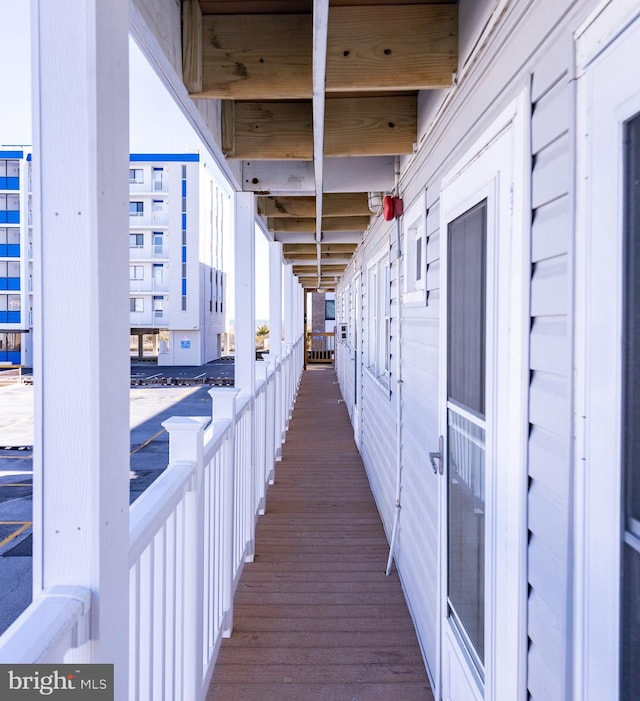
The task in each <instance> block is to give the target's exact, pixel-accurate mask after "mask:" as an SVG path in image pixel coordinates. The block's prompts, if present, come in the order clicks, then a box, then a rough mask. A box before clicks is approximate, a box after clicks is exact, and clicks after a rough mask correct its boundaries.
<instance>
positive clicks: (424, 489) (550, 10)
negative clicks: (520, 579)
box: [340, 0, 596, 701]
mask: <svg viewBox="0 0 640 701" xmlns="http://www.w3.org/2000/svg"><path fill="white" fill-rule="evenodd" d="M595 5H596V2H595V0H594V1H593V2H571V1H569V0H564V1H560V2H558V0H539V1H538V2H536V3H531V2H518V3H512V4H511V5H509V6H508V7H507V10H506V12H505V15H504V16H503V18H502V20H503V26H502V28H501V29H500V32H499V33H498V34H497V35H495V36H493V37H492V38H490V40H489V41H488V42H487V44H486V46H485V48H486V50H487V53H486V55H485V56H484V57H483V58H481V59H480V60H479V61H477V62H476V64H475V65H474V66H473V67H472V68H470V69H469V76H468V77H467V80H466V81H465V82H463V83H462V84H461V85H460V86H459V87H458V94H457V96H455V97H454V98H453V100H452V101H451V104H450V105H449V107H448V108H447V109H448V113H447V115H446V118H445V119H443V120H441V122H440V123H439V125H438V126H437V127H436V128H435V129H433V130H431V131H430V132H429V133H427V134H425V135H424V137H423V138H419V142H420V144H421V147H420V148H419V149H418V151H417V153H416V154H414V155H413V156H411V157H407V158H405V159H403V161H402V175H401V182H400V189H401V193H402V195H403V197H404V203H405V210H406V209H407V208H408V207H409V206H411V204H412V203H413V202H414V201H416V199H417V198H418V197H419V196H421V193H423V192H424V189H425V188H426V190H427V209H428V216H427V236H428V245H427V261H428V271H427V289H428V301H427V305H426V306H424V305H423V306H418V307H407V308H405V309H404V310H403V321H402V379H403V389H402V392H403V406H402V411H403V427H402V435H403V442H402V457H403V473H402V484H403V488H402V512H401V518H400V524H401V526H400V531H399V538H398V543H397V546H396V555H397V562H398V566H399V571H400V575H401V578H402V582H403V586H404V589H405V592H406V595H407V599H408V603H409V606H410V609H411V612H412V615H413V617H414V621H415V624H416V629H417V632H418V636H419V638H420V641H421V645H422V648H423V652H424V654H425V658H426V660H427V664H428V666H429V667H432V666H433V665H434V664H435V661H436V639H435V631H436V616H437V611H438V609H437V600H436V597H437V571H436V568H435V567H434V563H436V564H437V553H436V552H435V550H434V544H437V537H436V536H437V517H438V510H437V509H438V506H437V489H438V478H437V477H436V476H435V475H434V474H433V471H432V470H431V466H430V465H429V462H428V452H429V451H430V450H437V440H438V392H439V386H438V368H439V362H440V358H439V334H440V323H439V304H440V232H439V228H438V227H439V193H440V181H441V177H442V174H443V173H445V172H447V171H448V170H449V169H451V168H452V167H453V166H454V164H455V163H456V162H457V161H458V159H459V158H460V156H461V154H462V153H464V152H465V151H466V150H467V149H468V148H469V146H470V145H471V144H472V143H473V142H474V141H476V140H477V139H478V138H479V137H480V135H481V134H482V133H483V131H485V129H486V128H487V126H488V125H489V124H490V123H491V122H492V120H493V119H494V117H495V116H496V115H497V114H498V113H499V111H500V110H501V109H503V108H504V106H505V105H506V104H508V103H509V102H510V101H512V100H514V99H515V98H516V96H517V95H518V94H519V93H520V92H521V91H522V90H523V89H524V88H525V87H527V86H529V85H530V86H531V98H532V121H531V172H530V173H523V174H517V177H520V178H524V187H525V188H527V187H528V186H530V190H531V220H530V221H531V251H530V255H531V259H530V263H531V267H530V310H529V311H530V349H529V351H530V386H529V441H528V452H527V456H526V461H524V462H523V463H522V464H521V465H519V466H516V468H517V469H520V470H521V471H522V472H523V473H525V474H527V475H528V478H529V488H528V493H527V500H526V503H527V526H528V531H529V546H528V553H527V584H528V592H529V593H528V605H527V620H526V622H523V628H522V645H523V649H524V650H526V661H525V665H526V668H525V670H524V679H525V682H524V683H525V684H526V689H527V694H528V697H529V698H530V699H544V701H554V700H560V699H566V698H570V694H571V665H572V654H573V650H572V645H573V643H572V617H571V610H572V605H573V602H572V590H571V585H572V582H571V577H572V550H571V542H572V532H571V518H572V513H573V504H572V498H573V496H572V468H571V465H572V443H571V441H572V435H571V434H572V431H571V419H572V393H573V387H572V370H571V368H572V355H573V338H572V331H571V330H572V328H573V298H572V294H573V241H574V232H573V226H574V222H573V216H572V211H573V196H574V195H573V186H574V173H573V165H572V164H573V163H574V161H575V153H574V149H573V143H574V140H575V133H574V129H575V118H574V113H573V100H574V82H573V77H574V76H573V72H572V71H573V69H572V66H573V32H574V31H575V29H576V28H577V27H578V26H579V25H580V23H581V22H582V21H583V20H584V18H585V17H586V16H587V15H588V14H589V12H591V11H592V10H593V8H594V6H595ZM440 102H441V96H438V97H436V98H434V99H432V100H428V99H423V98H421V100H420V101H419V104H420V110H421V113H420V114H419V123H420V124H421V125H424V127H423V130H424V131H426V129H427V127H428V125H429V123H430V117H432V116H433V114H434V113H435V108H436V107H437V106H438V105H439V104H440ZM427 115H428V117H427ZM383 229H384V227H383V226H382V225H381V224H380V223H379V222H376V223H375V224H374V226H373V231H372V232H371V233H369V234H368V236H367V238H366V241H365V243H364V244H363V245H362V246H361V248H360V249H359V250H358V252H357V254H356V261H357V267H358V269H360V270H362V271H363V276H365V277H363V281H365V284H363V314H364V321H365V328H364V335H365V339H366V334H367V329H366V309H367V298H366V292H367V290H366V268H367V262H368V260H369V257H370V256H371V255H373V254H374V252H375V251H377V250H378V244H379V243H380V242H381V240H382V238H383V235H384V232H383ZM392 269H393V268H392ZM394 275H395V273H394ZM392 277H393V280H394V284H395V282H396V279H395V276H392ZM352 279H353V272H352V271H351V268H350V272H349V273H347V275H346V278H345V283H346V284H349V283H350V282H352ZM394 294H395V293H394ZM395 322H396V320H395V317H394V325H393V331H392V333H396V330H397V323H395ZM365 345H366V340H365ZM353 368H354V366H353V364H351V365H350V366H349V367H343V369H342V370H341V374H340V382H341V386H342V388H343V392H345V390H346V388H349V389H348V391H349V392H350V391H351V388H352V387H353V384H354V382H355V379H354V377H353V375H352V374H351V373H352V372H353ZM392 387H393V382H392ZM362 401H363V402H364V415H363V444H362V453H363V456H364V459H365V464H366V466H367V471H368V473H369V475H370V478H371V482H372V487H373V492H374V495H375V497H376V500H377V502H378V507H379V509H380V512H381V514H382V517H383V520H384V522H385V526H386V528H387V532H388V533H389V529H390V525H391V523H392V516H393V509H392V507H393V496H394V483H393V482H394V469H393V465H394V461H395V443H394V440H395V434H394V431H395V422H396V415H395V402H394V401H393V398H392V399H391V401H389V399H388V397H387V396H386V395H385V394H384V393H383V392H381V391H380V388H379V387H378V386H377V385H376V384H375V382H374V381H372V379H371V378H370V376H369V375H368V373H367V372H366V370H365V371H364V374H363V397H362ZM514 615H515V612H514ZM523 691H524V690H523Z"/></svg>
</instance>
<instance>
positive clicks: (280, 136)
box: [229, 102, 313, 160]
mask: <svg viewBox="0 0 640 701" xmlns="http://www.w3.org/2000/svg"><path fill="white" fill-rule="evenodd" d="M234 131H235V134H234V138H235V148H234V151H233V153H230V154H229V157H230V158H244V159H247V160H252V159H255V158H259V159H263V160H269V159H278V160H279V159H294V160H296V159H297V160H310V159H311V158H312V157H313V118H312V113H311V103H310V102H238V103H236V106H235V130H234Z"/></svg>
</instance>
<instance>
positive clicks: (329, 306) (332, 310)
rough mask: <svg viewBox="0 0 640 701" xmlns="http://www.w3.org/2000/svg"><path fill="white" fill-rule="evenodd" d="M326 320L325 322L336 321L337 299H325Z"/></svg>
mask: <svg viewBox="0 0 640 701" xmlns="http://www.w3.org/2000/svg"><path fill="white" fill-rule="evenodd" d="M324 319H325V321H335V320H336V301H335V299H325V301H324Z"/></svg>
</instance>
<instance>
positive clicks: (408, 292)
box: [402, 196, 427, 304]
mask: <svg viewBox="0 0 640 701" xmlns="http://www.w3.org/2000/svg"><path fill="white" fill-rule="evenodd" d="M424 199H425V198H424V196H422V197H420V198H419V199H418V201H417V202H416V203H415V204H413V205H412V206H411V207H410V208H409V209H408V210H407V214H406V215H405V217H404V221H405V230H404V251H403V254H404V294H403V297H402V301H403V303H405V304H414V303H416V304H417V303H420V304H425V303H426V291H425V290H426V277H427V250H426V249H427V242H426V235H425V230H426V223H425V212H426V207H425V202H424Z"/></svg>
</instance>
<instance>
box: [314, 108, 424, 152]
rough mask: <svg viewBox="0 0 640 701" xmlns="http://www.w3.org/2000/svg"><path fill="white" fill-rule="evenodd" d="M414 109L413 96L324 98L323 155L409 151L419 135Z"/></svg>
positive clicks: (415, 109) (416, 110) (416, 109)
mask: <svg viewBox="0 0 640 701" xmlns="http://www.w3.org/2000/svg"><path fill="white" fill-rule="evenodd" d="M417 112H418V108H417V98H416V97H415V96H406V97H349V98H334V99H331V100H327V105H326V110H325V123H324V129H325V137H324V153H325V156H388V155H397V154H408V153H412V151H413V145H414V143H415V142H416V140H417V138H418V136H417V135H418V126H417V119H418V117H417Z"/></svg>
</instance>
